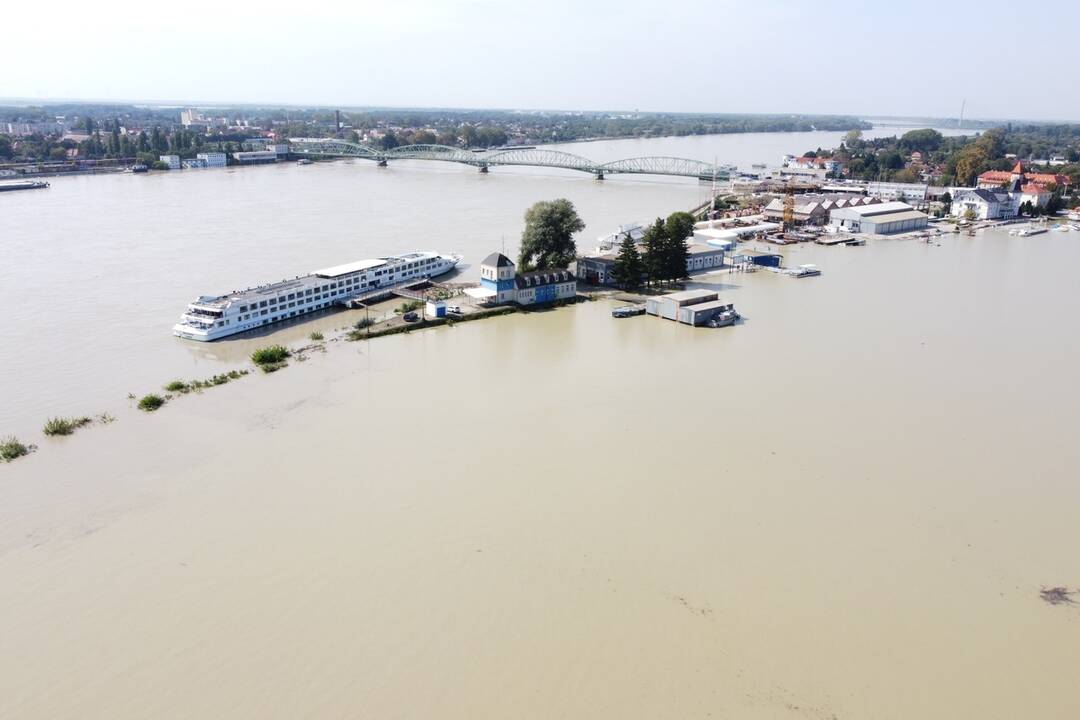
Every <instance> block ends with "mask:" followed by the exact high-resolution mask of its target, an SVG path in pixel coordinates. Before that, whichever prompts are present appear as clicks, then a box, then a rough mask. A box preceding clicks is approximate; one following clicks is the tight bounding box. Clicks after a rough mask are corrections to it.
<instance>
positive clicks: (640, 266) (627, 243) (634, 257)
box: [611, 234, 645, 290]
mask: <svg viewBox="0 0 1080 720" xmlns="http://www.w3.org/2000/svg"><path fill="white" fill-rule="evenodd" d="M644 272H645V264H644V262H643V261H642V259H641V253H639V252H638V249H637V246H636V245H635V244H634V240H633V238H631V237H630V235H629V234H627V235H626V237H624V238H623V241H622V242H621V243H619V254H618V255H616V256H615V265H614V267H612V268H611V274H612V276H613V278H614V279H615V284H616V285H618V286H619V287H621V288H623V289H624V290H632V289H633V288H636V287H639V286H640V285H641V276H642V274H643V273H644Z"/></svg>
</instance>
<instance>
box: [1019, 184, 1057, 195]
mask: <svg viewBox="0 0 1080 720" xmlns="http://www.w3.org/2000/svg"><path fill="white" fill-rule="evenodd" d="M1020 192H1022V193H1027V194H1029V195H1038V194H1040V193H1048V192H1050V191H1049V190H1048V189H1047V188H1046V186H1045V185H1042V184H1040V183H1028V184H1027V185H1022V186H1021V187H1020Z"/></svg>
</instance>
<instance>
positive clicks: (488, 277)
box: [465, 253, 577, 305]
mask: <svg viewBox="0 0 1080 720" xmlns="http://www.w3.org/2000/svg"><path fill="white" fill-rule="evenodd" d="M465 294H466V295H469V296H470V297H472V298H474V299H476V300H479V301H480V302H484V303H491V304H494V305H503V304H505V303H518V304H519V305H535V304H538V303H548V302H554V301H556V300H565V299H567V298H572V297H574V296H575V295H577V278H576V277H575V276H574V273H572V272H570V271H569V270H562V269H551V270H536V271H534V272H527V273H519V272H517V271H516V269H515V266H514V261H513V260H511V259H510V258H508V257H506V256H505V255H503V254H502V253H491V254H490V255H488V256H487V257H486V258H484V261H483V262H481V263H480V287H477V288H469V289H468V290H466V291H465Z"/></svg>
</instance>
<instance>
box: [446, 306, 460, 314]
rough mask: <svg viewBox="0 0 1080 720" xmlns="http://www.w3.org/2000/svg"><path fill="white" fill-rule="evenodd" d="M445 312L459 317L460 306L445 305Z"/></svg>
mask: <svg viewBox="0 0 1080 720" xmlns="http://www.w3.org/2000/svg"><path fill="white" fill-rule="evenodd" d="M446 312H448V313H454V314H455V315H460V314H461V306H460V305H447V306H446Z"/></svg>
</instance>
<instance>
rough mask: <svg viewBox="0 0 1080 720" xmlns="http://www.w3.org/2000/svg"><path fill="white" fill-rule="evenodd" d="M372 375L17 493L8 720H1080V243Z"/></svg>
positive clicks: (187, 407) (335, 372) (995, 254)
mask: <svg viewBox="0 0 1080 720" xmlns="http://www.w3.org/2000/svg"><path fill="white" fill-rule="evenodd" d="M786 252H787V253H788V254H789V262H791V263H796V262H816V263H818V264H819V265H820V266H821V267H822V268H823V269H824V274H823V275H822V276H821V277H818V278H811V279H805V280H793V279H789V278H784V277H780V276H776V275H773V274H770V273H757V274H754V275H737V276H736V275H719V276H714V277H711V278H707V279H705V280H704V281H703V282H704V283H706V284H712V285H715V286H717V287H719V289H720V292H721V296H722V297H724V298H725V299H730V300H731V301H732V302H734V303H735V304H736V306H737V307H738V309H739V310H740V311H741V312H742V313H743V314H744V315H745V316H746V322H745V323H744V324H742V325H740V326H738V327H735V328H729V329H724V330H692V329H690V328H687V327H683V326H676V325H675V324H673V323H670V322H666V321H661V320H657V319H654V318H649V317H639V318H633V319H628V320H619V321H616V320H613V319H612V318H611V317H610V316H609V310H610V308H611V307H612V305H611V304H610V303H608V302H605V301H597V302H591V303H584V304H582V305H578V306H574V307H569V308H564V309H560V310H558V311H553V312H541V313H533V314H522V315H513V316H507V317H500V318H495V319H491V320H485V321H481V322H475V323H467V324H463V325H459V326H456V327H450V328H440V329H435V330H429V331H423V332H417V333H412V334H409V335H407V336H395V337H388V338H383V339H379V340H376V341H372V342H368V343H342V342H330V343H328V345H329V351H328V352H327V353H326V354H316V355H314V356H312V357H311V359H310V360H308V361H307V362H304V363H294V364H293V365H292V366H290V367H288V368H286V369H284V370H282V371H280V372H278V373H275V374H273V375H268V376H263V375H253V376H251V377H247V378H244V379H242V380H240V381H237V382H234V383H230V384H228V385H226V386H223V387H220V388H214V389H212V390H209V391H207V392H206V393H204V394H203V395H201V396H188V397H183V398H179V399H177V400H174V401H173V402H171V403H170V404H169V405H167V406H166V407H165V408H164V409H162V410H161V411H159V412H157V413H155V414H153V415H141V414H139V413H137V412H136V411H134V410H132V409H120V410H119V411H118V412H117V414H118V416H119V417H118V421H117V422H115V423H113V424H111V425H109V426H105V427H93V428H89V429H85V430H83V431H80V432H79V433H77V434H76V435H75V436H73V437H70V438H65V439H63V440H58V441H53V440H50V441H45V442H41V443H39V444H40V445H41V446H42V447H41V449H40V450H39V451H38V452H37V453H35V454H34V455H32V456H31V457H29V458H23V459H21V460H19V461H17V462H15V463H11V464H10V465H7V466H4V467H0V512H2V513H3V523H2V525H0V578H2V582H0V639H2V647H3V652H2V653H0V717H4V718H68V717H79V718H108V719H109V720H118V719H123V718H148V717H153V718H196V717H228V718H260V719H266V718H289V719H295V718H303V717H310V718H327V717H395V718H418V719H419V718H448V719H451V720H452V719H461V720H466V719H468V720H475V719H476V718H507V717H515V718H536V719H537V720H541V719H543V720H548V719H549V718H553V717H565V718H657V717H682V718H689V717H702V718H704V717H730V718H750V719H754V718H813V719H815V720H816V719H825V718H868V717H874V718H890V719H891V718H896V719H900V718H905V719H906V718H941V719H943V720H944V719H946V718H947V719H949V720H953V719H955V718H975V717H978V718H1001V719H1003V720H1004V719H1005V718H1018V717H1043V718H1066V717H1075V716H1076V715H1077V714H1078V713H1080V686H1078V684H1077V682H1076V677H1077V668H1078V667H1080V612H1078V611H1077V609H1076V606H1075V605H1073V604H1061V605H1057V606H1053V605H1050V604H1048V603H1046V602H1043V600H1042V599H1040V589H1042V588H1045V587H1056V586H1067V587H1075V586H1077V585H1080V562H1078V557H1077V553H1076V527H1077V522H1078V516H1077V513H1078V508H1080V488H1078V486H1077V470H1078V469H1080V443H1078V442H1077V441H1076V432H1077V428H1078V427H1080V382H1078V381H1077V378H1076V375H1075V373H1076V369H1077V367H1078V366H1080V333H1078V331H1077V322H1076V318H1077V317H1078V316H1080V285H1078V283H1077V282H1076V280H1075V277H1074V269H1075V268H1076V267H1080V233H1048V234H1045V235H1041V236H1036V237H1032V238H1026V239H1025V238H1016V237H1010V236H1008V235H1005V234H1003V233H993V232H988V233H984V234H982V235H980V236H979V237H975V238H969V237H950V238H947V239H944V240H943V241H942V243H941V245H940V246H926V245H923V244H919V243H915V242H900V241H886V242H874V243H871V244H870V245H868V246H867V247H865V248H844V247H840V248H816V247H810V248H804V247H799V248H794V249H789V250H787V251H786Z"/></svg>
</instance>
